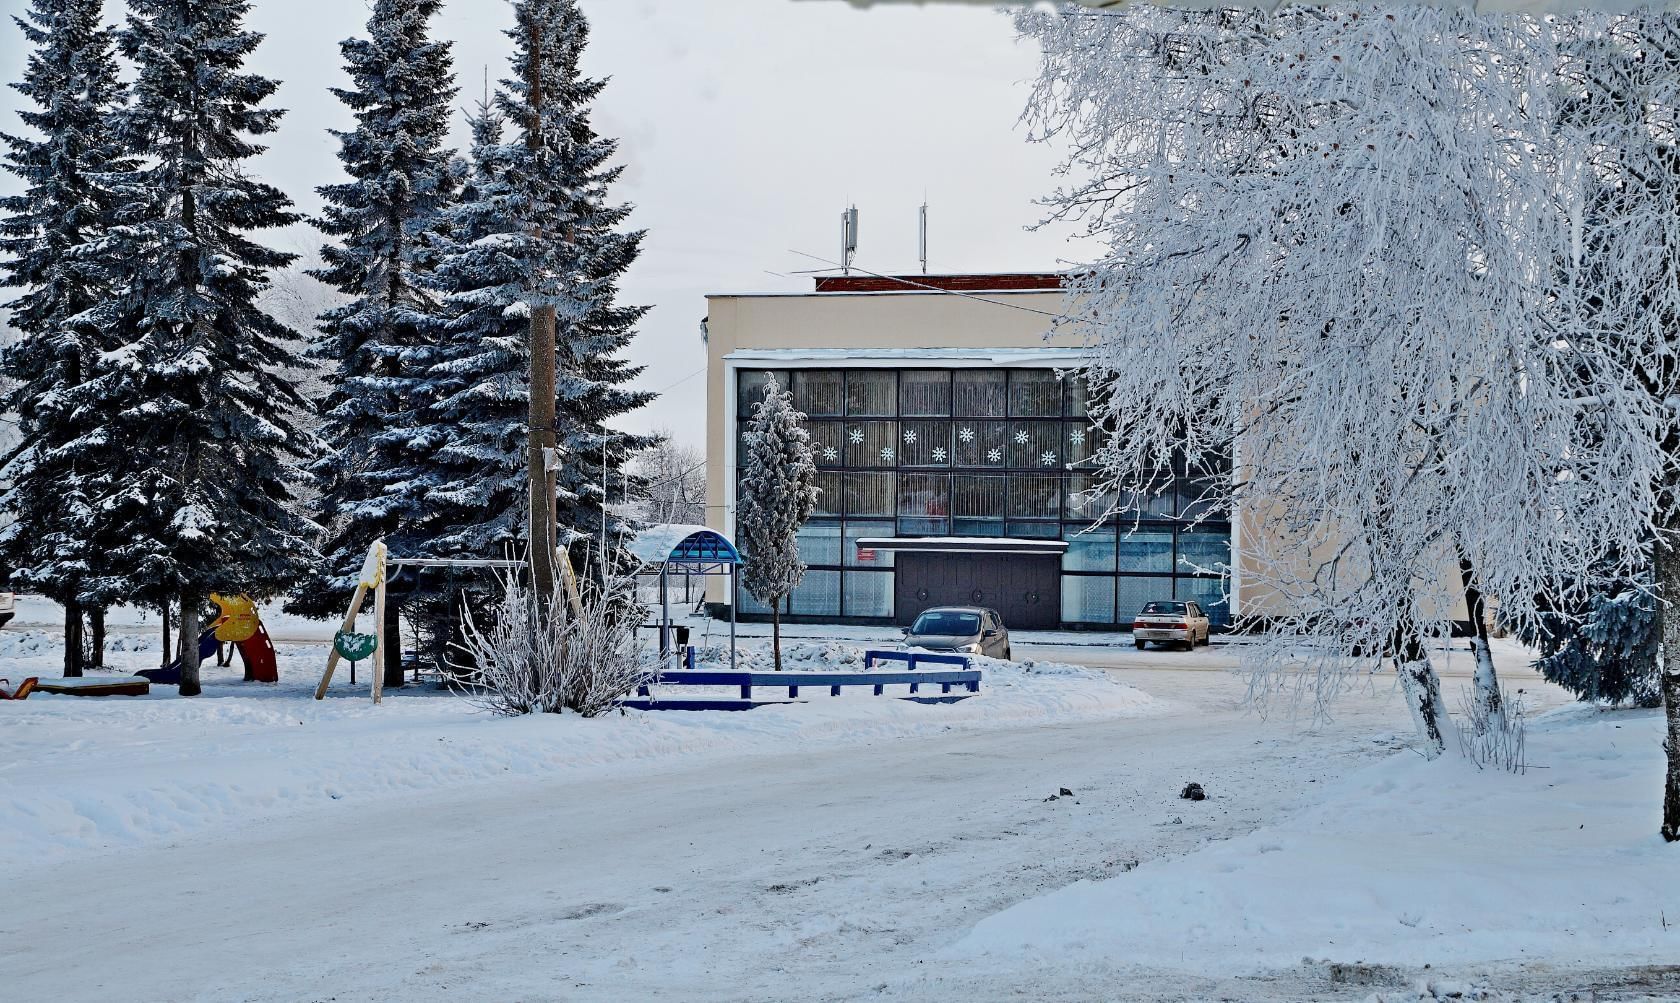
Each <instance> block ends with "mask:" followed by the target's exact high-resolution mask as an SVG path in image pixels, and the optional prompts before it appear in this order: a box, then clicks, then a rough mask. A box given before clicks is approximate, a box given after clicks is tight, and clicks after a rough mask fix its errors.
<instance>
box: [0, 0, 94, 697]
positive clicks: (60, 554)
mask: <svg viewBox="0 0 1680 1003" xmlns="http://www.w3.org/2000/svg"><path fill="white" fill-rule="evenodd" d="M100 9H101V3H100V0H33V2H32V3H31V5H30V8H29V9H28V10H27V11H26V12H25V13H24V14H23V15H22V16H20V17H14V18H13V21H15V22H16V23H17V25H18V27H19V29H20V30H21V31H22V32H23V36H24V39H25V41H27V42H28V43H29V44H30V45H32V46H33V47H34V51H33V52H32V53H31V54H30V56H29V59H28V61H27V63H26V65H25V68H24V75H23V79H22V80H21V81H19V82H17V83H14V84H12V87H13V88H14V89H15V90H17V91H19V92H20V93H21V94H23V95H24V97H26V98H28V99H29V101H30V103H31V104H32V105H33V106H34V110H26V111H23V112H21V113H20V117H21V118H22V119H23V122H24V124H25V125H26V126H28V127H29V128H30V129H31V130H33V131H34V132H35V133H36V135H35V136H33V137H29V136H16V135H9V134H8V135H5V136H3V137H0V138H3V140H4V143H5V145H6V148H7V152H6V156H5V159H4V162H3V165H0V166H4V168H5V170H7V171H8V172H10V173H11V174H13V175H15V176H17V177H18V178H19V179H20V180H21V181H22V182H23V185H24V188H23V191H22V192H20V193H19V194H17V195H13V196H10V197H8V198H5V199H0V210H3V211H4V213H5V216H4V218H3V219H0V251H4V252H5V253H4V258H3V259H0V283H3V284H4V285H6V286H9V287H12V288H16V289H21V290H23V292H22V293H21V294H20V295H19V296H18V297H17V298H16V299H13V300H11V301H10V302H9V303H7V304H6V306H7V307H8V308H9V309H10V310H11V326H12V327H13V328H14V329H16V330H17V331H18V333H19V334H20V335H21V339H20V340H19V341H18V342H17V343H16V344H14V345H12V346H10V347H9V348H7V350H6V351H5V353H4V355H3V356H0V376H4V377H5V379H6V381H7V392H6V394H5V396H4V399H3V410H6V411H9V412H12V413H15V414H16V415H17V416H18V432H19V436H20V441H19V443H18V445H17V446H16V447H15V448H14V449H13V450H11V451H9V452H8V454H7V456H6V457H5V461H6V463H5V466H4V468H3V469H0V476H3V477H4V478H5V479H7V480H9V481H10V482H11V487H10V489H9V491H8V492H7V494H6V496H5V499H4V505H5V508H6V511H7V513H8V514H9V515H11V517H12V520H13V521H12V523H11V525H10V526H8V527H7V528H6V530H5V531H4V534H3V535H0V566H4V567H6V568H9V569H11V570H10V576H9V578H10V583H11V584H12V586H13V587H14V588H19V589H27V590H29V591H32V592H38V593H40V594H42V595H45V596H47V597H49V598H51V599H53V600H55V601H57V602H59V603H61V604H62V605H63V606H64V627H65V631H64V633H65V645H64V673H65V675H68V676H79V675H81V673H82V658H83V644H82V637H81V633H82V619H83V610H84V608H87V609H89V610H90V611H92V612H94V613H95V622H96V624H97V623H99V622H100V617H99V616H98V612H99V611H101V610H102V608H103V607H104V606H105V605H108V604H109V603H110V602H111V601H112V600H113V599H114V598H115V597H114V596H113V595H111V594H110V592H109V590H108V589H105V588H101V587H98V584H97V582H96V578H97V576H96V574H95V572H96V571H97V569H98V568H99V567H100V564H101V554H102V548H103V547H104V546H105V545H107V544H108V543H109V541H107V540H102V539H99V538H98V535H97V532H96V528H95V527H96V519H95V515H94V510H93V508H92V505H91V499H90V498H89V495H88V488H87V482H86V478H85V476H84V474H85V472H86V471H87V470H88V469H89V468H88V465H87V450H86V448H85V446H86V444H85V443H84V442H82V441H81V434H82V431H83V429H82V428H80V427H79V426H78V424H77V423H76V422H75V421H74V420H73V415H72V413H71V411H70V409H69V408H68V407H67V403H68V398H67V396H66V395H67V393H68V392H69V391H71V390H73V389H74V388H75V387H77V386H79V385H80V384H81V383H82V381H83V380H84V379H85V377H86V375H87V370H88V365H89V362H90V360H91V359H92V358H93V357H94V356H95V355H96V354H97V353H98V352H100V351H102V350H104V349H105V348H107V347H110V345H109V341H108V339H107V338H105V337H104V336H102V335H101V333H100V332H99V330H98V329H97V328H96V327H95V326H94V325H92V324H90V323H89V322H88V318H87V312H88V311H89V310H90V309H91V308H92V307H94V306H95V305H96V304H98V303H99V302H100V301H101V300H102V299H104V297H105V296H106V295H107V293H108V291H109V276H108V275H107V274H106V272H105V271H104V270H103V269H102V267H101V266H100V263H99V261H98V260H97V258H96V257H95V256H94V255H92V254H90V253H89V252H90V249H91V248H92V247H93V246H94V245H96V244H97V243H98V242H100V241H101V240H103V239H104V235H105V232H106V230H107V229H108V228H109V225H110V222H111V219H110V213H111V199H110V197H109V194H108V193H107V192H106V191H105V189H104V188H103V187H102V186H101V184H100V176H101V175H102V174H104V173H105V172H107V171H110V170H114V169H117V168H120V167H121V166H122V162H121V160H120V157H119V154H118V150H117V145H116V143H115V140H114V139H113V137H112V135H111V129H110V113H111V111H112V109H113V108H114V107H115V106H116V105H117V104H118V102H119V101H120V100H121V97H122V88H121V85H120V84H119V82H118V79H117V69H116V61H115V58H114V45H115V43H114V39H113V37H112V33H111V31H110V30H109V29H108V28H107V27H106V26H105V25H104V23H103V21H102V20H101V10H100ZM95 634H96V635H99V636H96V637H95V641H96V646H95V649H94V651H93V652H92V654H93V662H94V664H99V663H100V661H101V658H100V655H101V654H102V651H101V648H102V645H103V636H102V634H103V631H102V630H96V631H95Z"/></svg>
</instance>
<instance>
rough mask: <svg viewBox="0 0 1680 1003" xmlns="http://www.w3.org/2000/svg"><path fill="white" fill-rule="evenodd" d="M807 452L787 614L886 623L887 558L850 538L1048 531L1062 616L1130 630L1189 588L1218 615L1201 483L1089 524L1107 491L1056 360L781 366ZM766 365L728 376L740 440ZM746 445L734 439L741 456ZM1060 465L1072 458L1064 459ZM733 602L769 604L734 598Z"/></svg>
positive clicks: (1225, 529)
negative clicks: (808, 477)
mask: <svg viewBox="0 0 1680 1003" xmlns="http://www.w3.org/2000/svg"><path fill="white" fill-rule="evenodd" d="M768 375H774V377H775V379H776V381H777V383H779V384H780V385H782V386H784V387H791V388H792V391H793V396H794V405H795V406H796V407H797V408H799V410H801V411H803V412H804V413H805V415H806V419H807V424H808V428H809V430H810V433H811V439H812V442H813V444H814V446H815V450H816V461H817V469H818V475H817V477H818V486H819V487H820V488H821V489H822V498H821V500H820V501H819V502H818V504H817V511H816V514H815V515H814V516H813V517H812V519H811V521H810V523H809V524H808V525H807V526H806V527H805V528H804V529H803V530H802V531H801V532H800V535H799V550H800V555H801V557H802V558H803V559H804V561H805V562H806V564H808V565H809V566H810V570H809V571H807V572H806V575H805V581H804V583H803V584H802V585H801V586H800V587H799V589H797V590H796V591H795V593H794V594H793V595H792V596H791V597H789V599H788V600H787V605H786V609H785V610H784V612H787V613H788V614H790V615H794V616H810V617H822V618H842V619H853V618H855V619H870V620H881V619H889V618H891V617H892V616H893V615H894V609H893V571H892V569H893V555H892V553H891V552H889V551H876V550H867V549H866V550H863V551H860V550H859V549H858V547H857V545H856V544H857V541H858V540H861V539H867V538H870V537H891V536H1009V537H1032V538H1046V539H1060V540H1064V541H1066V542H1067V544H1068V549H1067V553H1066V554H1065V555H1064V556H1063V558H1062V617H1061V618H1062V622H1063V623H1064V624H1066V625H1068V626H1083V625H1089V626H1093V627H1101V626H1114V625H1116V624H1119V625H1122V626H1128V625H1130V623H1131V620H1132V617H1133V616H1134V615H1135V614H1136V613H1137V611H1138V609H1139V608H1140V607H1141V606H1142V605H1143V604H1144V603H1145V602H1148V601H1150V600H1152V599H1164V598H1178V599H1194V600H1196V601H1197V602H1198V603H1200V604H1201V605H1202V606H1203V607H1205V608H1206V609H1207V611H1208V613H1209V616H1210V617H1212V618H1213V620H1214V622H1215V623H1216V624H1221V625H1223V624H1226V623H1228V622H1229V619H1230V617H1229V604H1228V603H1227V601H1226V598H1225V595H1224V583H1223V581H1222V580H1221V575H1222V573H1223V571H1224V570H1225V568H1226V566H1227V565H1228V563H1229V562H1230V559H1231V534H1230V526H1229V524H1227V523H1225V522H1215V521H1211V520H1208V519H1204V520H1203V521H1202V522H1200V523H1198V524H1196V525H1195V526H1194V527H1192V526H1190V525H1188V523H1189V522H1190V521H1191V520H1193V519H1194V518H1195V517H1196V516H1197V515H1198V514H1199V513H1198V512H1197V511H1196V510H1195V504H1196V497H1197V491H1196V490H1195V488H1194V486H1193V485H1190V484H1189V483H1187V482H1185V483H1183V484H1182V486H1181V489H1180V490H1176V491H1172V492H1168V493H1166V494H1163V495H1160V496H1157V497H1153V498H1148V499H1144V500H1143V504H1142V506H1141V508H1142V514H1141V515H1140V516H1134V515H1133V514H1132V513H1130V512H1128V513H1127V514H1126V515H1125V516H1124V517H1122V518H1120V519H1112V518H1111V519H1108V520H1106V521H1104V522H1102V523H1101V524H1098V525H1093V523H1094V522H1095V520H1096V519H1097V518H1098V517H1099V516H1100V515H1101V514H1102V513H1103V512H1104V511H1105V510H1106V509H1108V508H1109V507H1110V506H1111V505H1112V504H1113V502H1114V498H1113V497H1112V495H1105V494H1103V493H1102V492H1101V489H1100V487H1099V486H1098V485H1097V484H1096V483H1095V480H1094V478H1093V477H1092V476H1091V474H1090V472H1089V470H1088V468H1086V469H1084V470H1083V472H1081V469H1082V468H1081V467H1080V464H1082V463H1086V462H1087V461H1089V459H1090V457H1091V455H1092V451H1093V450H1094V449H1095V447H1096V445H1097V437H1098V434H1099V433H1098V432H1097V431H1096V430H1094V429H1093V428H1092V427H1091V424H1090V419H1089V418H1087V417H1086V402H1085V392H1084V388H1083V386H1082V385H1081V384H1080V382H1079V381H1078V380H1077V379H1075V378H1072V377H1068V378H1063V377H1061V376H1060V375H1059V374H1058V373H1057V372H1056V371H1055V370H1053V369H1042V368H1041V369H997V368H975V369H833V368H823V369H791V370H776V371H771V373H770V374H768ZM766 377H767V373H766V372H765V371H763V370H746V369H743V370H740V371H739V373H738V376H737V380H738V383H737V394H736V403H737V409H736V420H737V441H739V439H740V435H741V434H742V433H744V432H745V428H746V423H747V421H748V419H749V418H750V417H751V415H752V409H753V406H754V405H755V404H757V403H758V402H759V401H760V400H762V399H763V387H764V383H765V380H766ZM742 455H743V451H742V450H740V449H737V451H736V458H737V462H740V459H741V458H742ZM1070 466H1072V467H1073V468H1074V469H1071V470H1070V469H1069V468H1070ZM741 610H742V612H743V613H767V612H768V609H766V608H765V607H763V606H762V605H761V604H759V603H756V602H754V601H753V600H751V599H750V598H749V597H747V596H745V595H744V594H743V596H742V602H741Z"/></svg>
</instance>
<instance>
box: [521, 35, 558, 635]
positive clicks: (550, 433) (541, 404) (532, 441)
mask: <svg viewBox="0 0 1680 1003" xmlns="http://www.w3.org/2000/svg"><path fill="white" fill-rule="evenodd" d="M526 41H527V44H528V51H527V53H526V58H527V60H528V61H527V63H526V68H525V102H526V105H527V107H528V109H529V111H530V120H529V121H528V122H527V123H526V126H525V148H526V149H527V150H529V151H530V152H531V154H532V156H533V158H537V157H540V155H541V153H542V148H543V132H542V130H543V91H542V31H541V28H540V26H539V25H538V24H537V20H536V19H535V18H532V19H531V20H530V24H529V26H528V28H527V36H526ZM531 236H532V237H533V238H535V239H537V240H539V241H540V240H542V239H543V232H542V226H541V224H540V223H538V222H536V221H534V220H533V221H532V223H531ZM535 279H536V277H535V276H531V277H529V278H528V280H527V281H529V282H531V284H532V285H535ZM554 327H555V311H554V305H553V304H552V303H549V304H543V305H537V304H534V303H533V304H532V305H531V327H530V349H531V405H530V408H529V410H528V412H527V417H526V420H525V428H526V442H527V449H528V451H529V455H528V457H527V475H528V478H529V481H530V495H531V498H530V502H531V506H530V512H529V519H528V524H527V526H526V539H527V540H528V541H529V542H530V548H531V586H532V588H533V589H534V590H535V591H536V594H537V602H538V603H540V604H542V605H543V606H544V607H545V608H546V606H547V604H548V600H549V597H550V596H552V595H553V594H554V545H555V543H556V540H555V536H556V532H555V528H556V527H555V516H554V489H553V487H552V481H551V474H550V472H549V466H550V457H554V456H555V453H554V447H555V441H554Z"/></svg>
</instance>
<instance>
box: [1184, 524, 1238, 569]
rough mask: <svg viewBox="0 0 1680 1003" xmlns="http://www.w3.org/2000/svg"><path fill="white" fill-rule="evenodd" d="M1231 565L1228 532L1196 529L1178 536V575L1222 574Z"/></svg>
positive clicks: (1229, 535) (1229, 536)
mask: <svg viewBox="0 0 1680 1003" xmlns="http://www.w3.org/2000/svg"><path fill="white" fill-rule="evenodd" d="M1230 563H1231V534H1230V532H1229V531H1228V530H1222V529H1221V530H1212V529H1202V528H1197V529H1195V530H1189V531H1186V532H1182V533H1179V534H1178V571H1179V573H1180V574H1186V575H1189V574H1202V575H1205V574H1222V573H1224V572H1225V571H1226V570H1227V569H1228V568H1229V566H1230Z"/></svg>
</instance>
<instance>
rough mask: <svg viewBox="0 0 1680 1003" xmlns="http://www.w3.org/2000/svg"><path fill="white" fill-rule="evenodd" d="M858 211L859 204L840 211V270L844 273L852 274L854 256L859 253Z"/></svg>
mask: <svg viewBox="0 0 1680 1003" xmlns="http://www.w3.org/2000/svg"><path fill="white" fill-rule="evenodd" d="M857 230H858V211H857V206H855V205H854V206H852V207H851V208H850V209H843V210H841V212H840V271H841V273H842V274H844V275H850V274H852V258H853V257H854V256H855V255H856V254H857Z"/></svg>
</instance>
